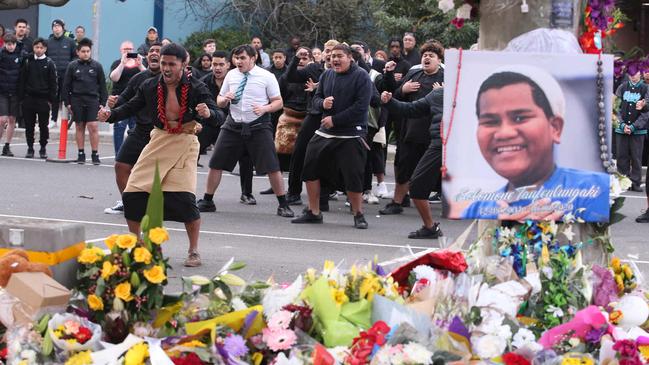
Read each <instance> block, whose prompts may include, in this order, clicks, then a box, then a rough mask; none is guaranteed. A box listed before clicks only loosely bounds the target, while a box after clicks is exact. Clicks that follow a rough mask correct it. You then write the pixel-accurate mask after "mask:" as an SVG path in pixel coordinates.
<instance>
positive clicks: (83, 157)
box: [77, 152, 86, 165]
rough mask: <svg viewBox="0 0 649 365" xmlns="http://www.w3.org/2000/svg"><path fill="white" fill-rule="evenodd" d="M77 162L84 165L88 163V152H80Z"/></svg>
mask: <svg viewBox="0 0 649 365" xmlns="http://www.w3.org/2000/svg"><path fill="white" fill-rule="evenodd" d="M77 163H78V164H80V165H83V164H84V163H86V153H85V152H79V155H78V156H77Z"/></svg>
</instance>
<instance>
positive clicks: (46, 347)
mask: <svg viewBox="0 0 649 365" xmlns="http://www.w3.org/2000/svg"><path fill="white" fill-rule="evenodd" d="M53 350H54V344H53V343H52V337H50V331H47V332H46V333H45V336H43V343H42V344H41V352H42V353H43V355H45V356H50V354H51V353H52V351H53Z"/></svg>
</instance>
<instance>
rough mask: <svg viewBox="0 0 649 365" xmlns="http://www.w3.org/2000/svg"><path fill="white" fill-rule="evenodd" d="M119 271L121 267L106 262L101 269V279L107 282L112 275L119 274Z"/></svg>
mask: <svg viewBox="0 0 649 365" xmlns="http://www.w3.org/2000/svg"><path fill="white" fill-rule="evenodd" d="M117 270H119V267H117V265H113V264H112V263H111V262H110V261H104V264H103V266H102V268H101V277H102V278H103V279H104V280H107V279H108V278H109V277H111V275H113V274H114V273H116V272H117Z"/></svg>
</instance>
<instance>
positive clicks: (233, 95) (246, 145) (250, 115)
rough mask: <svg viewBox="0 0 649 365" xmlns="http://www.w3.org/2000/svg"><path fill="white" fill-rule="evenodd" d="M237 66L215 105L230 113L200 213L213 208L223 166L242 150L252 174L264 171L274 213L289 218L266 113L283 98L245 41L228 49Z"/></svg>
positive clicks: (227, 167)
mask: <svg viewBox="0 0 649 365" xmlns="http://www.w3.org/2000/svg"><path fill="white" fill-rule="evenodd" d="M232 55H233V56H234V60H235V64H236V66H237V68H235V69H232V70H231V71H230V72H228V74H227V75H226V76H225V79H224V80H223V85H222V87H221V91H220V92H219V96H218V98H217V104H218V105H219V107H221V108H225V107H226V106H228V105H230V115H228V118H227V120H226V121H225V124H224V125H223V126H222V127H221V132H220V133H219V137H218V139H217V140H216V145H215V146H214V152H213V154H212V158H211V159H210V172H209V174H208V176H207V187H206V189H205V195H204V197H203V199H201V200H200V201H199V202H198V206H199V209H200V210H201V211H214V210H215V207H214V202H213V201H212V199H213V197H214V193H215V192H216V189H217V188H218V186H219V184H220V182H221V176H222V175H223V170H226V171H232V169H233V168H234V166H235V165H236V163H237V161H239V160H240V158H241V157H242V156H243V155H244V154H245V153H248V155H249V156H250V157H251V158H252V160H253V162H254V165H255V168H256V169H257V173H262V174H263V173H267V174H268V179H269V180H270V185H271V187H272V189H273V192H274V193H275V196H276V197H277V202H278V203H279V207H278V208H277V215H279V216H281V217H289V218H290V217H293V216H294V214H293V211H292V210H291V208H290V207H289V206H288V203H287V202H286V195H285V191H284V180H283V179H282V173H281V172H280V169H279V160H278V159H277V154H276V151H275V145H274V143H273V134H272V126H271V124H270V113H273V112H276V111H278V110H280V109H281V108H282V105H283V104H282V96H281V94H280V90H279V84H278V83H277V80H276V79H275V76H273V74H271V73H270V72H268V71H266V70H264V69H263V68H261V67H258V66H257V65H256V64H255V63H256V60H257V50H255V49H254V48H253V47H252V46H251V45H249V44H243V45H240V46H237V47H236V48H234V50H233V51H232Z"/></svg>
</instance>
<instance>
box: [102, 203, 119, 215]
mask: <svg viewBox="0 0 649 365" xmlns="http://www.w3.org/2000/svg"><path fill="white" fill-rule="evenodd" d="M104 213H106V214H124V204H123V203H122V201H121V200H118V201H117V202H116V203H115V206H114V207H111V208H106V209H104Z"/></svg>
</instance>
